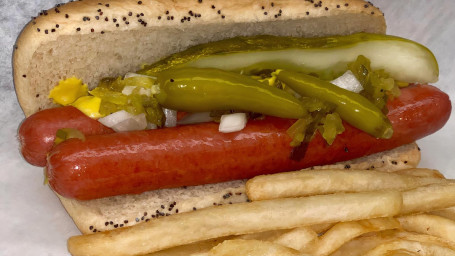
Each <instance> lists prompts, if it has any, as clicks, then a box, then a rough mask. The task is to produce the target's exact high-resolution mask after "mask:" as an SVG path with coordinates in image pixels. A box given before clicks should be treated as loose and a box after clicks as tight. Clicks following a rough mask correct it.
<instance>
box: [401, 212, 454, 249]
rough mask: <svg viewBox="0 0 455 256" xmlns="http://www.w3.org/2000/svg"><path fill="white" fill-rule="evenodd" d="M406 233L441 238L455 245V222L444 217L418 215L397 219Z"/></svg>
mask: <svg viewBox="0 0 455 256" xmlns="http://www.w3.org/2000/svg"><path fill="white" fill-rule="evenodd" d="M398 221H399V222H400V223H401V226H402V227H403V229H404V230H406V231H412V232H417V233H421V234H427V235H432V236H436V237H439V238H442V239H444V240H447V241H451V242H453V243H455V221H453V220H450V219H446V218H444V217H440V216H436V215H430V214H418V215H408V216H402V217H399V218H398Z"/></svg>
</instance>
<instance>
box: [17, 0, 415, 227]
mask: <svg viewBox="0 0 455 256" xmlns="http://www.w3.org/2000/svg"><path fill="white" fill-rule="evenodd" d="M385 30H386V26H385V20H384V17H383V14H382V12H381V11H380V10H379V9H377V8H376V7H374V6H372V4H371V3H368V2H365V1H362V0H350V1H337V0H325V1H303V0H275V1H268V0H267V1H266V0H259V1H257V0H242V1H240V0H232V1H222V0H211V1H208V0H181V1H174V0H147V1H143V0H142V1H139V0H111V1H102V2H101V1H98V0H84V1H77V2H71V3H68V4H65V5H61V6H60V5H59V6H56V7H55V8H53V9H51V10H48V11H43V12H42V13H40V15H39V16H38V17H36V18H34V19H33V20H32V21H31V22H30V23H29V24H28V25H27V26H26V27H25V29H24V30H23V31H22V33H21V35H20V37H19V38H18V40H17V44H16V47H15V51H14V56H13V68H14V81H15V88H16V92H17V95H18V100H19V103H20V105H21V107H22V109H23V111H24V113H25V115H26V116H29V115H31V114H33V113H34V112H37V111H39V110H41V109H45V108H49V107H52V106H53V103H52V102H51V100H49V99H48V96H47V95H48V94H49V91H50V90H51V88H52V87H54V86H55V85H56V84H57V82H58V81H59V80H61V79H64V78H68V77H72V76H76V77H78V78H81V79H82V80H83V81H84V82H85V83H87V84H88V85H89V87H90V88H93V87H94V86H96V84H97V82H98V81H99V79H100V78H102V77H107V76H119V75H123V74H125V73H126V72H128V71H135V70H137V69H139V68H140V65H141V64H144V63H153V62H156V61H158V60H159V59H161V58H163V57H165V56H168V55H170V54H172V53H175V52H178V51H182V50H184V49H186V48H188V47H190V46H193V45H197V44H201V43H207V42H210V41H216V40H221V39H226V38H230V37H234V36H250V35H259V34H269V35H279V36H300V37H318V36H329V35H345V34H352V33H356V32H369V33H381V34H383V33H385ZM390 155H392V157H390ZM419 159H420V154H419V152H418V150H417V146H416V145H415V144H412V145H407V146H403V147H400V148H398V149H395V150H392V151H390V152H387V153H381V154H376V155H374V156H371V157H367V158H363V159H361V160H355V161H351V162H346V163H340V164H337V165H334V166H331V168H332V167H333V168H349V166H350V167H351V168H356V169H368V168H370V169H371V168H375V169H383V168H398V167H399V168H404V167H415V166H416V165H417V163H418V161H419ZM314 168H315V169H319V168H325V167H314ZM59 197H60V196H59ZM60 200H61V201H62V204H63V205H64V207H65V208H66V209H67V211H68V213H69V214H70V215H71V216H72V218H73V220H74V221H75V223H76V225H77V226H78V228H79V229H80V230H81V232H82V233H93V232H98V231H103V230H109V229H114V228H118V227H122V226H129V225H134V224H136V223H139V222H143V221H148V220H150V219H153V218H157V217H159V218H161V217H163V215H164V216H166V215H167V214H175V213H177V212H185V211H192V210H197V209H199V208H204V207H208V206H211V205H214V204H226V203H237V202H243V201H246V200H247V197H246V195H245V193H244V181H231V182H226V183H219V184H210V185H203V186H197V187H187V188H176V189H165V190H158V191H150V192H146V193H143V194H140V195H123V196H116V197H110V198H102V199H97V200H91V201H77V200H72V199H67V198H63V197H60Z"/></svg>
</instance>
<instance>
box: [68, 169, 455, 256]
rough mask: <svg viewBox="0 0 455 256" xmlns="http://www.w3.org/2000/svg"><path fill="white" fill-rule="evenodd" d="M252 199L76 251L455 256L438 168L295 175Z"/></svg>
mask: <svg viewBox="0 0 455 256" xmlns="http://www.w3.org/2000/svg"><path fill="white" fill-rule="evenodd" d="M246 191H247V195H248V198H249V199H250V200H251V202H248V203H241V204H232V205H221V206H213V207H209V208H205V209H201V210H197V211H193V212H187V213H181V214H176V215H172V216H169V217H166V218H160V219H156V220H153V221H150V222H147V223H141V224H138V225H135V226H131V227H126V228H121V229H117V230H113V231H107V232H101V233H96V234H90V235H83V236H76V237H72V238H70V239H69V240H68V249H69V251H70V252H71V253H72V254H73V255H76V256H78V255H149V256H158V255H198V256H202V255H204V256H214V255H216V256H218V255H220V256H221V255H250V256H254V255H302V256H304V255H315V256H320V255H337V256H338V255H455V181H453V180H448V179H445V178H444V176H442V175H441V174H440V173H439V172H438V171H436V170H431V169H408V170H399V171H395V172H389V173H387V172H381V171H371V170H370V171H364V170H362V171H361V170H358V171H357V170H318V171H297V172H289V173H281V174H274V175H265V176H258V177H255V178H253V179H251V180H249V181H248V182H247V185H246Z"/></svg>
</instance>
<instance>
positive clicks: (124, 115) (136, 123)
mask: <svg viewBox="0 0 455 256" xmlns="http://www.w3.org/2000/svg"><path fill="white" fill-rule="evenodd" d="M98 121H99V122H100V123H102V124H103V125H105V126H107V127H110V128H112V129H113V130H114V131H116V132H125V131H135V130H144V129H145V128H146V127H147V119H146V118H145V114H144V113H142V114H139V115H132V114H130V113H128V112H126V111H125V110H120V111H117V112H115V113H112V114H110V115H108V116H105V117H102V118H100V119H98Z"/></svg>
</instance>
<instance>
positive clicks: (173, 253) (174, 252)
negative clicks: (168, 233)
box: [144, 236, 234, 256]
mask: <svg viewBox="0 0 455 256" xmlns="http://www.w3.org/2000/svg"><path fill="white" fill-rule="evenodd" d="M233 238H234V237H232V236H229V237H221V238H215V239H210V240H206V241H200V242H196V243H191V244H185V245H180V246H176V247H172V248H169V249H165V250H162V251H159V252H153V253H149V254H146V255H144V256H201V255H204V254H208V252H209V251H210V250H211V249H212V248H213V247H215V246H217V245H218V244H219V243H222V242H223V241H225V240H228V239H233Z"/></svg>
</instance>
